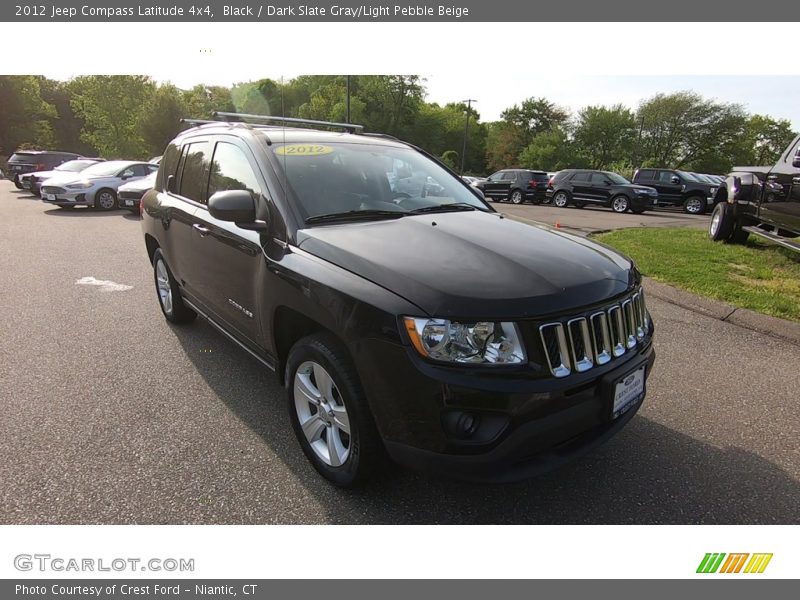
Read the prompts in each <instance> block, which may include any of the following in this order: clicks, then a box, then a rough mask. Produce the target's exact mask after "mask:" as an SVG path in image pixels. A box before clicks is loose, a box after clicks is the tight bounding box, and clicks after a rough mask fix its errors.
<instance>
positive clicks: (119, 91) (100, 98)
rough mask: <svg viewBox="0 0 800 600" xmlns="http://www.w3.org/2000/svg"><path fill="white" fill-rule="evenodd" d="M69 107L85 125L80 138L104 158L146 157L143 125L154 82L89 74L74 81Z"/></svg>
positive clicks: (139, 77)
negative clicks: (73, 92)
mask: <svg viewBox="0 0 800 600" xmlns="http://www.w3.org/2000/svg"><path fill="white" fill-rule="evenodd" d="M73 89H74V90H76V93H75V95H74V96H73V98H72V107H73V109H74V110H75V112H76V114H78V115H79V116H80V117H81V118H82V119H83V120H84V122H85V126H84V130H83V134H82V135H81V139H83V141H85V142H87V143H89V144H91V145H92V146H93V147H94V148H96V149H97V151H98V152H99V153H100V154H101V155H102V156H104V157H105V158H128V159H135V158H146V157H147V156H148V153H149V148H148V146H147V143H146V142H145V140H144V135H143V132H142V122H143V120H144V116H145V115H146V113H147V111H148V107H149V106H150V104H151V101H152V99H153V96H154V93H155V89H156V86H155V83H154V82H153V81H152V80H151V79H150V78H149V77H144V76H140V75H90V76H85V77H78V78H76V79H75V82H74V87H73Z"/></svg>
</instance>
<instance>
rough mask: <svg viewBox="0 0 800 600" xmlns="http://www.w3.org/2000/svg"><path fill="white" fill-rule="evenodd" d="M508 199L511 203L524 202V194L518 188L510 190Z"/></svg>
mask: <svg viewBox="0 0 800 600" xmlns="http://www.w3.org/2000/svg"><path fill="white" fill-rule="evenodd" d="M508 199H509V200H510V201H511V203H512V204H522V203H523V202H525V195H524V194H523V193H522V191H520V190H511V193H510V194H509V195H508Z"/></svg>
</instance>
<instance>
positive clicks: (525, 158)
mask: <svg viewBox="0 0 800 600" xmlns="http://www.w3.org/2000/svg"><path fill="white" fill-rule="evenodd" d="M519 164H520V166H522V167H525V168H528V169H540V170H542V171H559V170H561V169H567V168H570V167H573V168H574V167H585V166H587V165H586V164H585V162H584V161H583V158H582V156H581V154H580V153H578V152H576V150H575V145H574V143H573V142H572V141H571V140H570V139H569V137H568V135H567V132H566V131H564V130H563V129H561V128H560V127H556V128H554V129H551V130H550V131H544V132H542V133H539V134H537V135H536V136H535V137H534V138H533V140H532V141H531V143H530V144H528V146H527V147H526V148H525V149H524V150H523V151H522V152H521V153H520V156H519Z"/></svg>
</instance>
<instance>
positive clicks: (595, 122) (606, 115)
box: [573, 104, 636, 169]
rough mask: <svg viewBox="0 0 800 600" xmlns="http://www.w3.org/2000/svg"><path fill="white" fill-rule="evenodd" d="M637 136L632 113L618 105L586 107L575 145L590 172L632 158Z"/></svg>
mask: <svg viewBox="0 0 800 600" xmlns="http://www.w3.org/2000/svg"><path fill="white" fill-rule="evenodd" d="M635 136H636V127H635V121H634V118H633V113H632V112H631V111H630V110H629V109H627V108H625V107H624V106H622V105H621V104H615V105H614V106H611V107H605V106H587V107H586V108H584V109H583V110H581V111H580V112H579V113H578V119H577V124H576V126H575V132H574V134H573V139H574V146H575V148H576V149H577V150H579V152H580V154H581V156H582V157H583V159H584V160H583V162H584V163H585V164H586V166H588V167H589V168H590V169H606V168H608V166H609V165H611V164H612V163H616V162H619V161H622V160H626V159H628V158H629V157H630V155H631V150H632V148H633V142H634V140H635Z"/></svg>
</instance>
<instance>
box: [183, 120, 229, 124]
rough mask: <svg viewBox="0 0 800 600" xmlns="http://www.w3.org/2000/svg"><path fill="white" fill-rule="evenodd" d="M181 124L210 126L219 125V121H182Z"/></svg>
mask: <svg viewBox="0 0 800 600" xmlns="http://www.w3.org/2000/svg"><path fill="white" fill-rule="evenodd" d="M180 123H187V124H188V125H208V124H209V123H219V121H209V120H208V119H181V120H180Z"/></svg>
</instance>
